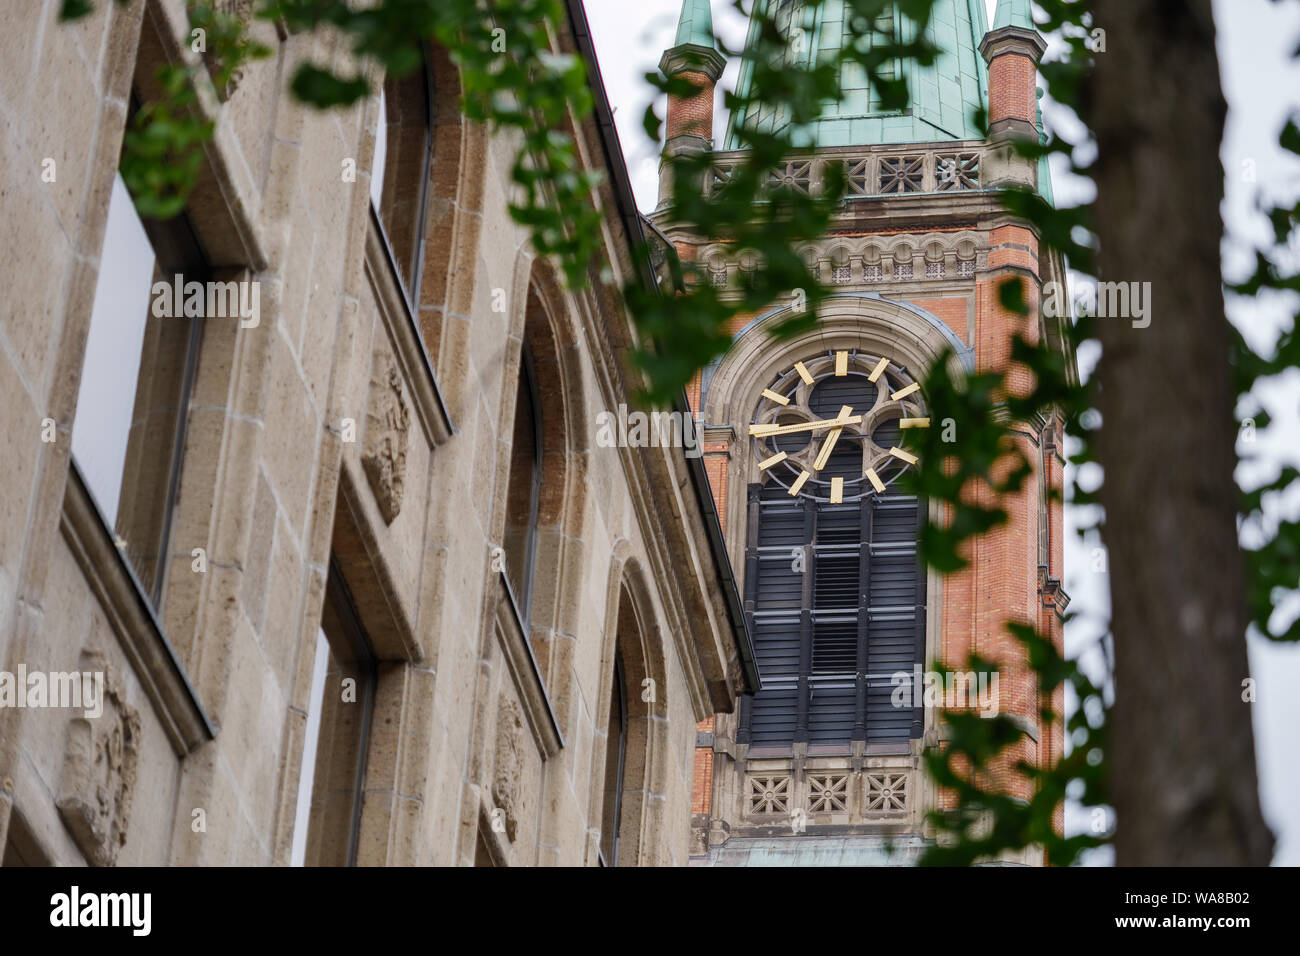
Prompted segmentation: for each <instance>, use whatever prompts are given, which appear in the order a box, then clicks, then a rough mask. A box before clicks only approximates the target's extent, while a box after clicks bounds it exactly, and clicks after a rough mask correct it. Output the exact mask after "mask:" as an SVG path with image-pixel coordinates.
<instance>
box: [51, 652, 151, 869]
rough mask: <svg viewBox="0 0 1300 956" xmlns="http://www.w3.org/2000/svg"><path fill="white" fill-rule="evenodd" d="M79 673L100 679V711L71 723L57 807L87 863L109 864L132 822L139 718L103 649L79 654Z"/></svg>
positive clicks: (93, 864)
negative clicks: (96, 674)
mask: <svg viewBox="0 0 1300 956" xmlns="http://www.w3.org/2000/svg"><path fill="white" fill-rule="evenodd" d="M81 670H82V672H83V673H102V674H103V675H104V679H103V685H102V686H103V712H102V713H101V714H100V716H98V717H84V716H79V717H76V718H75V719H73V720H72V721H71V723H70V724H69V727H68V743H67V750H66V752H65V754H64V757H63V773H62V777H61V778H60V781H59V796H58V800H57V801H56V804H57V806H58V808H59V814H60V815H61V816H62V818H63V824H64V826H66V827H67V828H68V832H70V833H71V834H72V836H73V839H74V840H75V841H76V843H77V846H78V847H80V849H81V852H82V853H83V854H85V856H86V860H87V861H88V862H89V863H90V864H91V865H92V866H113V865H115V864H116V862H117V852H118V850H120V849H121V848H122V846H123V845H124V844H125V843H126V833H127V827H128V825H129V824H130V820H131V797H132V794H133V793H134V792H135V784H136V765H137V763H138V760H139V756H140V734H141V727H140V714H139V712H138V711H136V710H135V708H133V707H132V706H131V705H130V704H128V703H127V702H126V696H125V694H124V693H123V690H122V685H121V683H120V682H119V681H118V679H117V676H116V674H114V673H113V671H112V670H111V669H110V668H109V665H108V659H107V658H106V657H105V656H104V654H103V652H102V651H99V650H93V649H87V650H85V651H83V652H82V655H81Z"/></svg>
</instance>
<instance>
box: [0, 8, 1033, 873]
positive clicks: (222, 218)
mask: <svg viewBox="0 0 1300 956" xmlns="http://www.w3.org/2000/svg"><path fill="white" fill-rule="evenodd" d="M60 6H61V3H60V0H33V2H30V3H27V2H25V3H22V4H18V5H14V7H13V9H11V10H9V11H8V18H7V23H6V27H7V29H6V31H5V33H4V35H3V37H2V38H0V51H2V55H0V62H3V63H4V64H5V70H4V72H3V76H2V77H0V123H2V124H3V134H2V135H0V177H2V181H0V222H3V223H4V224H5V226H6V227H7V231H8V233H9V235H10V237H11V242H10V246H9V249H8V250H7V252H6V253H5V255H4V257H3V258H2V259H0V277H2V279H3V285H4V288H5V295H4V299H3V302H2V303H0V428H2V430H3V434H4V435H5V439H6V442H7V448H6V450H5V453H4V454H3V455H0V671H3V672H4V673H6V674H8V675H9V682H8V685H7V686H8V688H9V691H10V696H9V698H8V699H7V700H6V699H4V698H3V697H0V701H3V702H4V703H5V706H3V707H0V846H2V847H3V848H4V849H3V853H4V857H3V860H4V864H5V865H14V864H33V865H40V864H69V865H80V864H93V865H113V864H116V865H139V864H171V865H208V864H241V865H242V864H248V865H287V864H292V863H300V862H301V863H308V864H311V863H318V864H348V863H355V864H360V865H398V864H439V865H474V864H481V865H487V864H521V865H532V864H543V865H597V864H600V863H604V864H614V863H617V864H618V865H636V864H641V865H671V864H685V863H687V861H688V857H689V853H690V824H691V801H692V789H693V768H694V760H695V753H696V751H695V744H696V740H697V736H696V735H697V730H696V727H697V723H698V722H699V721H701V720H704V719H707V718H708V717H709V716H710V715H712V714H714V713H726V712H729V711H731V710H732V709H733V708H734V707H735V704H736V701H737V699H738V697H739V696H740V695H741V694H742V693H744V692H747V691H752V690H754V689H756V688H757V686H758V682H757V674H756V673H755V671H754V668H753V664H752V656H751V654H750V650H749V646H748V642H747V641H748V639H747V632H746V625H745V620H744V618H743V615H742V614H741V613H740V605H739V601H738V599H737V592H736V589H735V584H734V582H733V579H732V576H731V569H730V560H729V557H728V554H727V551H726V549H725V548H724V547H723V546H722V538H721V535H720V534H719V533H718V530H717V529H718V525H717V517H716V514H715V510H714V503H713V500H712V498H711V497H710V495H709V492H708V485H707V480H706V479H705V476H704V471H703V467H702V463H701V462H700V461H699V460H698V459H694V458H691V457H689V456H688V455H687V454H686V453H685V450H684V449H683V448H681V447H656V448H608V447H603V446H602V445H601V444H599V443H598V442H597V441H596V425H595V422H596V421H597V417H598V415H599V414H600V413H601V412H604V411H607V410H612V409H616V408H618V406H619V405H620V404H621V403H631V402H632V401H633V399H632V396H633V394H634V393H635V390H636V388H637V385H638V380H637V379H636V377H635V375H634V373H633V372H632V371H630V368H629V366H628V364H627V363H626V362H625V360H624V355H625V353H626V351H627V350H628V348H629V347H630V345H631V344H632V331H631V327H630V324H629V318H628V316H627V314H626V311H625V310H624V308H623V305H622V302H621V299H620V297H619V295H618V287H619V285H620V284H621V282H622V281H623V280H624V279H625V278H626V277H627V276H628V275H629V270H631V269H632V268H633V264H632V259H631V256H630V255H629V252H628V250H629V248H630V247H631V243H632V241H633V240H634V239H636V238H638V236H637V233H639V230H640V229H641V227H642V223H641V220H640V219H639V217H638V216H637V215H636V212H635V208H634V207H633V206H632V205H631V202H630V191H629V190H628V188H627V176H626V172H625V171H624V170H623V168H622V160H621V157H620V155H619V151H618V148H617V142H616V140H614V139H613V138H612V134H611V132H610V127H611V124H610V123H609V122H608V118H609V115H610V111H609V108H608V105H607V104H606V103H605V102H604V97H603V93H602V92H601V90H600V88H599V79H598V74H594V75H595V76H596V79H595V80H594V81H593V85H594V87H595V92H596V95H597V100H598V109H597V111H596V114H595V116H593V117H592V118H591V119H590V120H587V121H585V122H582V123H580V124H576V125H574V127H573V130H572V131H573V133H574V134H575V136H576V139H577V142H578V144H579V148H580V151H581V155H582V158H583V162H584V163H586V164H587V165H588V166H589V167H591V168H599V169H603V170H604V171H605V172H606V174H607V175H606V177H605V182H606V185H605V186H604V187H603V188H602V189H601V191H600V194H599V196H598V202H599V204H600V207H601V210H602V212H603V213H604V215H605V229H604V231H603V235H604V237H605V249H604V253H605V255H604V258H605V260H606V265H607V267H608V269H609V270H610V271H611V272H612V281H601V280H600V279H599V278H598V277H597V276H595V275H593V279H594V280H595V281H594V282H593V284H592V285H591V286H590V287H589V288H587V289H585V290H581V291H571V290H569V289H567V288H566V287H564V286H563V285H562V284H561V283H560V282H559V281H558V280H557V278H556V276H555V274H554V272H553V270H552V267H551V265H550V264H549V263H548V262H546V261H544V260H542V259H540V258H538V257H537V256H535V255H533V254H532V253H531V252H530V247H529V244H528V242H527V236H526V233H525V231H524V230H523V229H521V228H520V227H519V226H517V225H516V224H515V223H513V222H512V220H511V219H510V217H509V214H508V211H507V202H508V199H509V196H510V193H511V184H510V169H511V163H512V161H513V157H514V150H515V144H514V143H513V142H512V141H510V140H509V139H505V138H501V137H496V136H493V135H489V133H488V132H487V131H486V130H485V129H484V128H482V127H480V126H477V125H474V124H472V123H469V122H466V121H465V120H464V119H463V118H462V116H461V114H460V113H459V111H458V108H457V100H458V96H459V82H458V75H457V71H456V69H455V68H454V66H453V65H452V64H451V62H450V60H449V59H448V57H447V55H446V53H445V51H442V50H439V49H436V48H435V49H430V50H429V51H428V52H427V56H426V62H425V66H424V68H423V70H422V71H417V73H416V74H415V75H414V78H407V79H403V80H401V81H386V80H384V78H382V77H379V76H375V77H373V79H374V80H375V81H376V83H375V87H376V89H378V88H380V87H382V89H383V94H382V96H380V95H378V93H377V94H376V95H374V96H372V97H370V98H368V99H367V100H366V101H365V102H364V103H363V104H362V105H360V106H358V107H356V108H353V109H350V110H347V111H331V112H325V113H321V112H317V111H315V110H313V109H310V108H306V107H304V106H302V105H301V104H299V103H297V102H296V101H295V100H294V99H293V98H292V97H291V95H290V94H289V93H288V91H287V81H288V78H289V77H290V76H291V75H292V74H293V71H294V70H295V69H296V67H297V66H298V65H299V64H301V63H303V62H307V61H314V62H324V63H331V62H336V63H337V62H346V58H345V57H343V54H342V51H340V50H337V49H334V48H333V47H332V46H330V41H329V40H328V39H327V38H324V37H323V36H320V35H299V34H294V33H291V32H289V31H287V30H285V29H283V28H282V27H281V25H278V24H273V23H265V22H260V21H259V22H255V23H254V26H253V30H254V33H255V35H256V36H257V38H258V39H260V40H261V41H262V42H264V43H266V44H267V45H268V46H270V47H271V49H272V51H273V54H272V56H271V57H270V58H269V59H266V60H261V61H257V62H254V63H252V64H251V65H249V66H248V67H247V68H246V69H244V70H243V71H242V73H241V75H239V76H238V77H236V79H235V81H233V82H232V83H231V84H230V85H229V86H228V87H227V88H225V89H222V90H217V89H215V88H214V87H213V85H212V83H211V82H210V81H208V80H206V79H203V78H201V82H200V93H201V105H200V112H201V114H202V115H203V116H204V117H205V118H208V119H211V120H212V121H213V122H215V135H214V137H213V139H212V140H211V142H209V143H208V144H207V145H206V146H205V148H204V149H203V153H202V165H201V168H200V171H199V182H198V187H197V189H196V190H195V191H194V193H193V195H192V197H191V198H190V200H189V202H188V204H187V205H186V207H185V210H184V214H183V215H182V216H181V217H179V218H177V219H174V220H171V221H170V222H169V223H166V224H164V223H158V222H152V221H145V220H141V219H140V218H139V217H138V216H137V215H136V213H135V212H134V211H133V209H132V206H131V203H130V201H129V198H128V197H127V195H126V191H125V188H124V187H123V186H122V183H121V179H120V177H119V175H118V172H117V170H118V159H119V155H120V153H121V149H122V143H123V136H124V130H125V129H126V127H127V124H128V123H129V121H130V117H131V116H132V114H133V112H134V111H135V110H136V109H138V108H139V106H140V103H142V102H147V101H148V99H149V96H150V93H151V91H152V90H153V88H154V84H155V83H156V77H157V68H158V67H159V66H160V65H163V64H168V63H171V64H176V63H188V64H193V65H196V66H198V67H200V68H203V62H202V60H201V59H200V58H199V56H198V55H197V54H195V53H193V52H192V51H191V49H190V45H189V42H188V24H187V21H186V15H185V9H184V2H183V0H134V2H132V3H129V4H126V5H121V4H118V3H115V2H109V0H99V2H97V3H96V4H95V11H94V13H93V15H91V16H89V17H86V18H85V19H82V20H80V21H77V22H75V23H72V24H61V23H60V22H59V21H58V18H57V13H58V10H59V8H60ZM227 6H228V7H229V8H230V9H231V10H233V11H235V12H240V11H243V10H246V8H247V7H248V5H247V4H240V3H234V4H228V5H227ZM569 8H570V19H569V20H568V21H567V22H566V23H564V24H561V25H560V29H559V30H558V36H557V40H556V42H557V44H558V47H559V48H560V49H562V50H566V51H570V52H576V53H578V54H580V55H583V56H587V57H588V58H592V54H591V49H590V39H589V36H588V35H587V32H586V24H585V18H584V17H583V15H582V12H581V4H580V3H576V2H575V3H571V4H570V5H569ZM592 63H593V65H594V58H592ZM1008 228H1012V227H1008ZM1001 242H1002V240H999V243H1001ZM1000 247H1001V246H1000V245H999V248H1000ZM963 248H964V247H963ZM990 254H991V253H990ZM978 255H980V256H981V257H983V256H984V255H985V252H984V251H983V248H982V247H981V250H980V251H979V253H978ZM981 268H983V259H981ZM177 276H179V277H181V278H180V279H177V278H176V277H177ZM191 282H200V283H202V285H201V286H199V287H198V288H199V295H200V298H201V300H202V301H203V302H204V303H205V304H206V309H196V311H200V312H204V313H205V314H204V315H203V316H202V317H196V316H194V315H193V314H191V312H187V308H186V307H187V303H190V302H191V301H192V296H191V289H190V285H189V283H191ZM159 283H161V285H159ZM169 290H170V291H169ZM214 296H216V297H217V298H215V299H214ZM223 296H224V297H225V298H224V299H223V298H221V297H223ZM214 301H215V302H216V303H217V306H218V307H217V308H216V309H213V308H212V306H213V303H214ZM233 302H238V303H239V308H235V307H233V306H232V305H231V303H233ZM223 303H224V305H225V307H226V308H225V309H224V311H223V309H222V308H221V306H222V304H223ZM169 313H170V314H169ZM683 407H684V406H683ZM733 553H734V556H737V557H738V556H739V555H740V552H739V551H734V552H733ZM38 674H39V675H43V676H42V679H41V680H40V681H35V682H33V680H34V679H33V675H38ZM71 675H87V676H86V677H85V678H84V680H83V679H81V678H80V677H77V678H75V679H74V678H73V677H72V676H71ZM36 684H41V685H42V686H43V687H44V688H45V692H42V693H41V694H39V695H38V694H37V693H36V690H35V688H36ZM56 686H57V687H58V693H57V695H56V694H55V687H56ZM96 687H99V688H100V689H99V690H94V688H96ZM4 689H5V688H4V687H3V686H0V693H2V692H3V691H4ZM74 691H75V692H76V693H74ZM77 693H79V694H80V695H81V696H80V699H79V700H74V699H73V698H74V697H76V696H77ZM52 704H60V705H62V706H52Z"/></svg>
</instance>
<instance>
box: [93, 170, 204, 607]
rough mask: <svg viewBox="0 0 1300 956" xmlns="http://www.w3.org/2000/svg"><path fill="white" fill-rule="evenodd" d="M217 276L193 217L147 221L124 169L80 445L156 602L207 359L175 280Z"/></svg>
mask: <svg viewBox="0 0 1300 956" xmlns="http://www.w3.org/2000/svg"><path fill="white" fill-rule="evenodd" d="M208 278H209V269H208V266H207V263H206V261H205V260H204V257H203V254H202V251H201V249H200V247H199V243H198V240H197V239H196V237H195V236H194V233H193V232H192V231H191V229H190V227H189V223H188V221H187V220H186V218H185V217H184V216H181V217H178V218H176V219H173V220H170V221H168V222H152V221H149V222H146V221H142V220H141V218H140V217H139V216H138V215H137V214H136V211H135V208H134V206H133V205H132V202H131V197H130V195H129V194H128V192H127V189H126V185H125V183H124V182H123V181H122V177H121V176H120V175H119V176H118V177H117V178H116V180H115V181H114V184H113V192H112V198H111V200H110V202H109V211H108V225H107V230H106V233H105V237H104V246H103V254H102V257H101V261H100V268H99V279H98V281H97V284H96V287H95V298H94V303H93V305H92V309H91V316H90V332H89V336H88V338H87V341H86V358H85V363H84V365H83V366H82V373H81V384H80V388H79V392H78V395H77V413H76V419H75V421H74V423H73V430H72V454H73V458H74V459H75V461H76V464H77V468H78V470H79V471H80V473H81V475H82V477H83V479H84V480H85V482H86V485H87V487H88V488H89V490H90V493H91V496H92V497H93V498H94V500H95V503H96V505H97V506H98V508H99V511H100V514H101V515H102V516H103V518H104V521H105V523H106V524H108V525H109V527H110V528H112V529H113V533H114V537H115V539H116V541H117V545H118V547H119V548H120V549H121V550H122V551H123V553H124V554H125V555H126V557H127V560H128V561H129V563H130V565H131V568H132V570H133V571H134V572H135V575H136V577H137V579H138V580H139V582H140V584H141V587H142V589H143V591H144V593H145V595H146V596H147V597H148V598H149V599H150V601H151V602H152V603H153V604H154V606H155V608H157V607H159V606H160V605H161V601H162V594H163V591H164V587H165V584H166V577H167V563H168V562H167V551H168V546H169V543H170V534H171V523H172V514H173V511H174V508H175V501H176V495H177V492H178V489H179V486H180V471H181V455H182V452H183V450H184V446H185V427H186V421H187V418H188V413H189V399H190V392H191V390H192V387H193V382H194V373H195V366H196V364H197V361H198V347H199V339H200V335H201V321H202V320H201V317H200V316H198V315H194V314H193V313H195V312H200V313H201V312H202V311H203V310H202V309H193V308H191V309H189V310H186V309H185V308H184V307H181V308H179V309H178V308H177V306H178V305H181V304H182V303H183V302H184V301H185V296H184V295H183V294H177V289H178V288H180V289H182V290H183V288H184V285H185V284H186V283H190V282H194V281H198V282H206V281H207V279H208ZM178 284H179V285H178ZM186 311H189V312H190V313H191V315H189V316H188V317H187V316H186V315H185V314H184V313H185V312H186ZM178 313H179V314H178ZM186 560H187V561H188V560H189V558H188V557H186Z"/></svg>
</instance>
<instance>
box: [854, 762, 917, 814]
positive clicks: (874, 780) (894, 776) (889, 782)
mask: <svg viewBox="0 0 1300 956" xmlns="http://www.w3.org/2000/svg"><path fill="white" fill-rule="evenodd" d="M863 782H864V783H865V784H866V788H865V789H866V793H865V795H864V797H863V807H862V809H863V811H864V812H865V813H891V814H893V813H906V812H907V772H906V771H899V772H897V773H890V772H888V771H881V772H878V773H865V774H863Z"/></svg>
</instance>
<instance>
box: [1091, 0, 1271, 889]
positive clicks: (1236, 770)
mask: <svg viewBox="0 0 1300 956" xmlns="http://www.w3.org/2000/svg"><path fill="white" fill-rule="evenodd" d="M1093 9H1094V10H1095V11H1096V26H1098V27H1101V28H1102V29H1104V30H1105V31H1106V43H1107V52H1104V53H1099V54H1098V55H1097V68H1096V70H1095V73H1094V75H1093V77H1092V79H1091V81H1090V89H1089V90H1088V91H1087V92H1088V99H1087V107H1086V109H1087V112H1088V113H1089V115H1088V116H1086V117H1085V118H1086V119H1087V120H1088V122H1089V125H1090V126H1091V127H1092V129H1093V130H1094V131H1095V133H1096V136H1097V142H1098V146H1099V163H1098V169H1097V195H1098V200H1097V230H1098V233H1099V236H1100V243H1101V255H1100V260H1099V270H1100V273H1101V275H1100V279H1101V281H1102V282H1103V283H1105V282H1124V283H1135V282H1136V283H1147V282H1149V283H1151V285H1150V289H1151V298H1150V305H1151V311H1150V313H1149V317H1150V325H1149V327H1146V328H1135V327H1134V326H1133V323H1132V321H1130V320H1129V319H1126V318H1115V317H1109V318H1098V319H1097V327H1098V337H1099V338H1100V340H1101V343H1102V347H1103V350H1104V355H1103V358H1102V360H1101V363H1100V365H1099V367H1098V369H1097V381H1098V385H1099V392H1100V397H1099V408H1100V411H1101V412H1102V415H1103V417H1104V420H1103V424H1102V430H1101V434H1100V438H1099V440H1098V446H1097V451H1098V456H1099V458H1100V460H1101V463H1102V465H1103V467H1104V468H1105V473H1106V475H1105V485H1104V488H1103V491H1102V494H1101V500H1102V503H1103V505H1104V506H1105V509H1106V528H1105V532H1104V537H1105V541H1106V544H1107V547H1108V549H1109V552H1110V585H1111V595H1112V600H1113V617H1112V629H1113V633H1114V639H1115V657H1116V675H1115V683H1116V700H1115V709H1114V722H1113V725H1112V731H1111V743H1110V746H1111V754H1110V755H1109V760H1110V763H1111V780H1112V792H1113V795H1114V801H1115V807H1116V813H1117V817H1118V822H1117V828H1118V829H1117V833H1116V858H1117V863H1119V864H1120V865H1143V866H1153V865H1179V866H1181V865H1265V864H1267V863H1268V862H1269V859H1270V857H1271V854H1272V844H1273V840H1272V836H1271V834H1270V833H1269V831H1268V828H1267V827H1266V826H1265V824H1264V820H1263V816H1262V814H1261V812H1260V806H1259V794H1258V784H1257V780H1256V772H1255V751H1254V737H1253V734H1252V730H1251V705H1250V704H1248V703H1244V702H1243V701H1242V682H1243V680H1245V679H1246V678H1247V677H1248V676H1249V671H1248V664H1247V659H1246V637H1245V633H1246V622H1247V615H1246V594H1245V577H1244V574H1245V572H1244V565H1243V560H1242V557H1241V554H1240V552H1239V551H1238V547H1237V527H1236V513H1237V489H1236V486H1235V484H1234V482H1233V475H1232V472H1233V467H1234V464H1235V461H1236V457H1235V454H1234V451H1233V446H1234V441H1235V437H1236V436H1235V425H1234V423H1233V419H1232V408H1233V404H1234V396H1233V393H1232V387H1231V376H1230V373H1229V366H1228V360H1227V359H1228V354H1229V353H1228V326H1227V322H1226V319H1225V317H1224V300H1223V290H1222V284H1221V275H1220V250H1219V244H1220V240H1221V238H1222V235H1223V221H1222V219H1221V216H1220V211H1219V205H1220V203H1221V201H1222V199H1223V168H1222V165H1221V163H1220V160H1219V145H1220V141H1221V139H1222V136H1223V125H1224V116H1225V113H1226V104H1225V102H1224V99H1223V93H1222V90H1221V88H1220V85H1219V65H1218V58H1217V56H1216V52H1215V29H1214V21H1213V17H1212V15H1211V12H1210V0H1186V2H1173V0H1094V4H1093Z"/></svg>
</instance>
